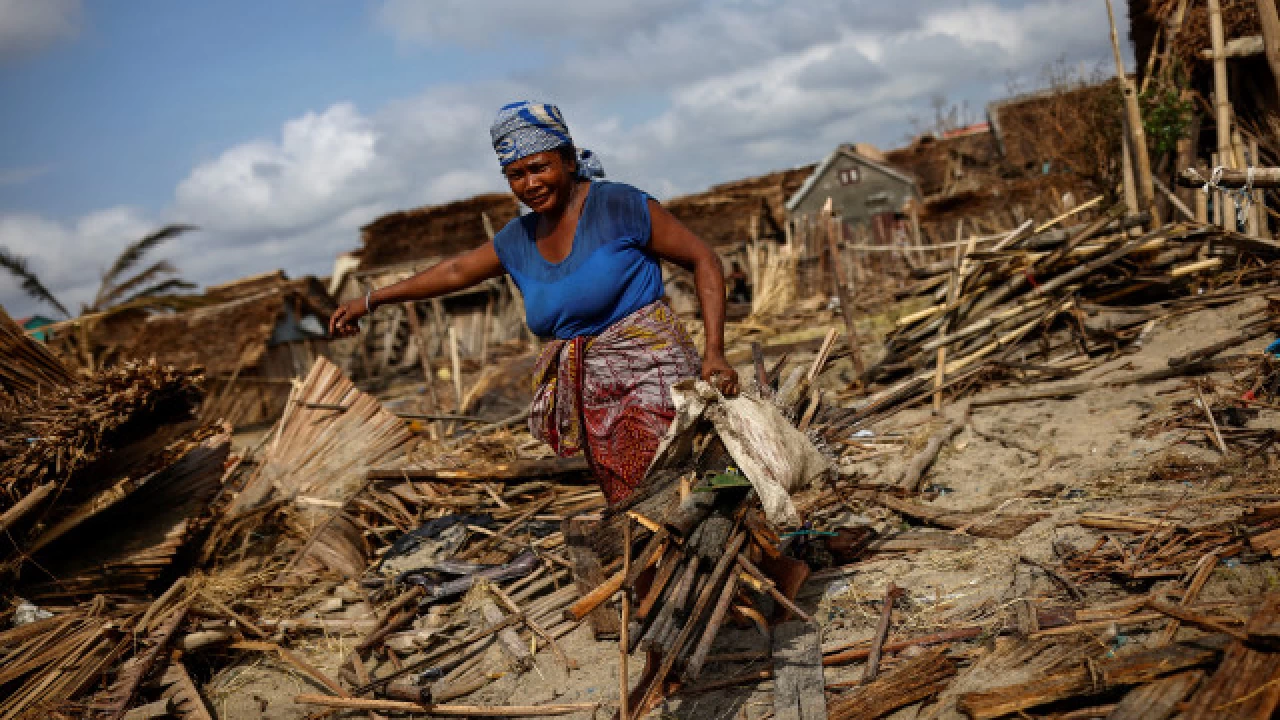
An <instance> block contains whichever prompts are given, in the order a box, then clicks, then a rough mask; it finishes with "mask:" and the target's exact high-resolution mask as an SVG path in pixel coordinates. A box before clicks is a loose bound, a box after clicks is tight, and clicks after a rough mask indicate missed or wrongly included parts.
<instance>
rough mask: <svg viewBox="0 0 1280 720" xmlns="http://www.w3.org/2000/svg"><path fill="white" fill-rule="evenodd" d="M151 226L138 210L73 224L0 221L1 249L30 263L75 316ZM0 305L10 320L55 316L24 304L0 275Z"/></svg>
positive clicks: (19, 218)
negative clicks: (109, 270)
mask: <svg viewBox="0 0 1280 720" xmlns="http://www.w3.org/2000/svg"><path fill="white" fill-rule="evenodd" d="M153 229H154V226H153V225H151V224H150V223H149V222H147V220H146V219H145V218H144V216H143V213H142V212H141V211H140V210H138V209H137V208H130V207H124V206H120V207H114V208H109V209H107V210H101V211H99V212H95V213H91V214H89V215H86V216H84V217H83V218H81V219H80V220H79V221H77V222H74V223H59V222H54V221H52V220H48V219H46V218H42V217H39V216H36V215H29V214H5V215H0V247H3V248H6V249H8V250H9V251H10V252H12V253H14V254H16V255H21V256H24V257H26V258H27V259H28V264H29V267H30V269H31V270H32V271H33V272H34V273H35V274H36V275H37V276H39V278H40V279H41V281H42V282H43V283H44V285H45V287H47V288H49V290H50V291H51V292H53V294H54V296H56V297H57V298H58V300H59V301H61V302H62V304H63V305H64V306H66V308H67V309H68V310H70V311H72V312H76V310H77V309H78V308H79V306H80V303H82V302H88V301H89V300H92V299H93V295H94V293H95V292H96V291H97V289H98V280H99V278H100V277H101V274H102V273H103V272H104V271H105V270H106V269H107V267H108V266H109V265H110V264H111V262H112V261H113V260H114V259H115V257H116V255H118V254H119V252H120V251H121V250H122V249H124V247H125V246H126V245H128V244H129V243H130V242H133V241H134V240H137V239H138V238H140V237H142V236H143V235H145V234H146V233H147V232H149V231H150V230H153ZM0 305H4V307H5V308H6V309H7V310H9V311H10V314H12V315H25V314H28V313H33V312H40V313H43V314H46V315H49V316H51V317H52V316H54V315H56V312H57V311H56V310H54V309H53V308H49V307H45V306H42V305H39V304H37V303H36V302H35V301H33V300H31V299H29V298H27V297H26V296H25V295H24V294H23V293H22V291H21V290H20V289H19V288H18V285H17V283H16V282H14V281H13V279H12V278H11V277H9V276H8V275H0Z"/></svg>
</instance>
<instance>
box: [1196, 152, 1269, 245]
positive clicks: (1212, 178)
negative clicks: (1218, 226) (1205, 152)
mask: <svg viewBox="0 0 1280 720" xmlns="http://www.w3.org/2000/svg"><path fill="white" fill-rule="evenodd" d="M1245 160H1246V162H1248V164H1249V167H1248V168H1247V169H1246V174H1245V183H1244V187H1242V188H1236V189H1232V188H1225V187H1222V185H1220V184H1219V183H1221V181H1222V171H1223V170H1224V169H1225V167H1226V166H1224V165H1219V166H1217V167H1215V168H1214V169H1213V172H1212V173H1210V175H1209V179H1208V180H1205V179H1204V176H1203V175H1201V174H1200V171H1198V170H1196V169H1195V168H1190V170H1191V174H1192V175H1194V176H1195V178H1196V181H1198V182H1202V183H1204V185H1202V186H1201V187H1200V190H1201V191H1202V192H1204V194H1205V195H1208V194H1210V193H1212V192H1213V191H1214V190H1217V191H1218V192H1220V193H1222V194H1223V195H1224V196H1226V197H1229V198H1231V202H1232V203H1233V204H1234V205H1235V208H1236V227H1235V229H1236V230H1239V229H1240V226H1242V225H1246V224H1247V222H1246V220H1247V218H1248V214H1249V208H1250V207H1252V206H1253V176H1254V171H1255V170H1256V169H1257V168H1255V167H1254V165H1253V158H1251V157H1249V156H1248V152H1246V153H1245Z"/></svg>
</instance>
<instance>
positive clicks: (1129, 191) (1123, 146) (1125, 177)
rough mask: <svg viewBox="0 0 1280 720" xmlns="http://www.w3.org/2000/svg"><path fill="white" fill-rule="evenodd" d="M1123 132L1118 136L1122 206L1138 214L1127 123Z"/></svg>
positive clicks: (1131, 144) (1136, 191)
mask: <svg viewBox="0 0 1280 720" xmlns="http://www.w3.org/2000/svg"><path fill="white" fill-rule="evenodd" d="M1124 124H1125V131H1124V132H1123V133H1121V134H1120V169H1121V172H1122V173H1123V174H1122V176H1121V179H1122V181H1123V190H1124V192H1123V195H1124V205H1125V207H1127V208H1129V213H1130V214H1134V213H1137V212H1138V187H1137V181H1136V180H1134V177H1133V152H1132V150H1131V148H1132V146H1133V143H1131V142H1129V130H1128V127H1129V123H1128V121H1126V122H1125V123H1124Z"/></svg>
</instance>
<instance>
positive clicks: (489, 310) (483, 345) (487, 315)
mask: <svg viewBox="0 0 1280 720" xmlns="http://www.w3.org/2000/svg"><path fill="white" fill-rule="evenodd" d="M492 320H493V296H492V295H490V296H489V302H487V303H485V306H484V320H483V321H482V322H481V323H480V367H481V368H484V367H485V366H486V365H488V363H489V325H490V322H491V321H492Z"/></svg>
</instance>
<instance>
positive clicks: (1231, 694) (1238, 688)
mask: <svg viewBox="0 0 1280 720" xmlns="http://www.w3.org/2000/svg"><path fill="white" fill-rule="evenodd" d="M1278 679H1280V654H1276V653H1268V652H1260V651H1258V650H1252V649H1250V648H1247V647H1245V645H1244V643H1241V642H1239V641H1237V642H1234V643H1232V644H1231V647H1229V648H1227V653H1226V657H1224V658H1223V660H1222V665H1221V666H1219V667H1218V671H1217V672H1215V673H1214V674H1213V676H1212V677H1210V678H1209V680H1208V681H1206V682H1205V684H1204V685H1203V686H1202V687H1201V688H1200V690H1199V691H1198V692H1197V693H1196V694H1195V695H1193V696H1192V697H1191V702H1190V703H1189V704H1188V706H1187V710H1186V712H1184V713H1183V714H1182V718H1183V720H1232V719H1234V718H1239V719H1240V720H1244V719H1245V718H1250V719H1256V720H1267V718H1270V717H1271V714H1272V713H1273V712H1274V711H1275V709H1276V706H1277V705H1280V681H1278Z"/></svg>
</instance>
